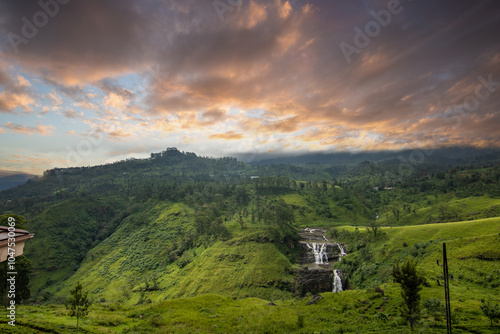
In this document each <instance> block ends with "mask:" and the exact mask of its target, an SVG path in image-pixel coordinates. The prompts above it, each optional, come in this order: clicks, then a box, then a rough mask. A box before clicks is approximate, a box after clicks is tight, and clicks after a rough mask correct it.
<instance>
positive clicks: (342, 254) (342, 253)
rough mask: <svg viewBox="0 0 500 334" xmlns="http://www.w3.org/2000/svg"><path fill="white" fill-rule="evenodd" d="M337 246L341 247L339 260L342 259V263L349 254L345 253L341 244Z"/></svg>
mask: <svg viewBox="0 0 500 334" xmlns="http://www.w3.org/2000/svg"><path fill="white" fill-rule="evenodd" d="M337 246H338V247H339V250H340V256H339V259H340V261H342V256H345V255H347V253H346V252H344V247H342V245H341V244H337Z"/></svg>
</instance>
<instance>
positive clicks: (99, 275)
mask: <svg viewBox="0 0 500 334" xmlns="http://www.w3.org/2000/svg"><path fill="white" fill-rule="evenodd" d="M495 159H496V157H493V158H488V159H485V160H481V162H478V160H477V159H476V163H474V164H471V163H470V161H468V162H467V164H465V165H451V166H448V165H446V166H442V165H436V164H429V163H420V164H411V165H408V164H402V163H401V161H400V160H388V161H377V162H373V161H363V162H360V163H346V164H312V165H311V164H305V165H292V164H288V165H287V164H275V165H251V164H246V163H242V162H239V161H238V160H237V159H235V158H230V157H226V158H216V159H214V158H207V157H200V156H197V155H196V154H194V153H185V152H181V151H178V150H177V149H168V150H166V151H164V152H161V153H157V154H152V155H151V157H150V158H148V159H129V160H126V161H120V162H116V163H113V164H107V165H102V166H94V167H80V168H65V169H53V170H49V171H47V172H46V173H44V175H43V177H41V178H39V179H37V180H32V181H29V182H28V183H27V184H25V185H22V186H18V187H16V188H12V189H9V190H7V191H3V192H0V200H1V201H0V203H1V204H0V205H1V207H0V210H1V211H2V212H4V213H16V214H19V215H22V216H24V217H25V218H27V220H28V221H29V223H27V225H26V226H25V227H26V229H28V230H29V231H30V232H33V233H35V238H33V239H32V240H30V241H29V242H28V243H27V245H26V251H25V254H26V256H27V257H28V258H29V259H30V260H31V262H32V264H33V269H34V272H33V275H32V280H31V284H30V286H31V291H32V297H31V298H32V300H35V301H49V302H50V301H60V302H62V301H64V298H65V297H66V295H67V294H68V292H69V289H70V288H71V287H72V286H73V285H74V284H75V283H76V281H79V280H81V281H82V282H83V283H84V284H86V285H87V286H88V287H89V288H91V289H92V290H91V293H92V295H93V296H94V297H95V298H99V299H102V300H115V301H117V300H121V301H123V302H126V303H143V302H145V301H146V300H148V298H150V299H151V300H156V301H158V300H162V299H164V298H171V297H181V296H193V295H197V294H200V293H207V292H217V293H220V294H223V295H227V296H232V297H234V296H236V297H242V296H256V297H263V298H271V297H273V298H274V297H276V298H278V297H279V298H282V297H283V298H285V297H287V296H288V297H289V296H291V294H292V287H291V286H292V282H293V272H294V269H293V268H294V265H295V263H296V261H297V254H296V252H297V247H295V245H296V243H297V231H298V229H299V228H300V227H307V226H317V227H322V228H325V229H328V228H333V227H335V226H345V225H351V226H368V225H369V224H370V222H372V221H373V220H374V219H375V217H379V218H378V219H377V221H378V222H379V224H381V225H385V226H404V225H422V224H430V223H444V222H449V221H463V220H469V219H482V218H488V217H498V216H500V199H499V197H500V188H499V187H498V181H499V179H500V165H499V164H497V163H495V162H494V161H495ZM346 240H347V239H346ZM248 254H252V255H253V256H252V257H251V258H247V255H248ZM235 275H236V276H235ZM235 277H238V279H235ZM353 277H355V273H353ZM384 277H385V276H384ZM384 279H386V277H385V278H384ZM108 286H109V288H106V287H108ZM121 287H124V288H123V290H121V289H122V288H121ZM354 287H356V286H354ZM358 287H362V285H361V283H360V285H359V286H358Z"/></svg>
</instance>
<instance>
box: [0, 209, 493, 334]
mask: <svg viewBox="0 0 500 334" xmlns="http://www.w3.org/2000/svg"><path fill="white" fill-rule="evenodd" d="M179 209H181V208H171V209H170V210H173V211H169V212H170V213H172V212H174V211H175V210H179ZM160 211H161V210H160ZM181 211H182V210H181ZM161 212H163V211H161ZM165 215H166V216H165ZM158 217H159V219H167V220H168V219H174V217H175V219H181V218H179V217H181V214H179V215H174V214H172V215H170V214H168V213H165V212H163V213H162V214H159V216H158ZM169 217H170V218H169ZM175 219H174V220H175ZM338 229H340V230H341V229H344V228H343V227H338ZM345 229H346V230H349V231H350V233H355V232H354V231H355V230H354V228H353V227H347V226H346V227H345ZM359 233H360V235H364V236H369V234H367V233H371V232H368V231H366V229H364V228H360V229H359ZM379 234H380V236H379V237H378V238H376V239H375V238H373V240H372V242H371V243H369V244H368V245H367V246H366V247H368V248H369V250H370V251H371V252H372V254H373V260H372V262H373V264H374V265H376V270H377V272H376V274H375V275H374V276H375V278H377V279H380V278H381V277H384V275H385V277H386V276H387V268H390V266H392V264H393V263H394V261H395V260H397V259H403V258H405V257H407V256H413V257H415V258H416V259H417V260H418V266H419V269H420V270H421V272H422V273H423V274H424V275H425V277H426V278H427V280H428V282H429V283H430V286H429V287H425V288H424V289H423V290H422V299H426V298H439V299H440V300H442V301H444V292H443V287H442V286H438V285H437V281H436V279H441V280H442V271H441V268H440V267H438V266H437V265H436V259H440V260H441V258H442V253H441V250H442V243H443V242H446V244H447V250H448V262H449V270H450V273H451V274H453V276H454V279H453V280H452V281H450V294H451V306H452V314H453V318H454V321H455V323H454V325H453V326H454V327H453V332H454V333H498V332H499V331H500V327H499V326H498V325H494V326H492V327H491V326H489V320H488V319H487V318H486V317H485V316H484V315H483V314H482V312H481V310H480V307H479V306H480V303H481V300H482V299H485V300H490V301H493V302H496V303H499V302H500V297H499V296H500V288H499V286H500V281H499V277H500V275H499V274H500V247H499V245H500V218H490V219H481V220H474V221H465V222H453V223H442V224H427V225H418V226H405V227H393V228H382V229H381V230H380V232H379ZM244 238H245V237H244V236H239V237H238V238H236V239H234V240H233V241H232V243H231V241H228V242H219V243H216V244H214V245H213V246H212V247H210V248H207V249H203V248H200V249H199V252H200V254H199V255H197V256H196V257H195V258H194V259H193V261H191V262H190V263H188V264H187V265H186V266H185V267H183V268H178V269H177V271H176V272H175V273H174V272H172V273H171V274H170V276H164V277H162V280H161V281H160V289H159V290H157V291H153V292H152V293H151V294H149V295H148V296H149V298H150V299H152V303H151V304H149V303H143V304H140V305H135V306H133V305H131V303H130V302H129V303H125V302H120V298H117V299H116V300H106V301H102V302H99V301H95V303H94V305H93V306H92V308H91V312H90V314H89V315H88V317H87V318H85V319H84V320H83V322H82V323H83V324H82V328H83V330H84V331H82V332H85V331H86V332H89V333H382V332H384V333H408V328H407V326H406V325H404V324H403V322H402V320H401V318H400V316H399V313H398V306H399V304H400V302H401V297H400V295H399V288H398V286H397V285H395V284H394V283H390V282H388V283H384V284H376V280H375V279H374V280H373V282H374V284H373V285H374V286H375V285H380V287H381V288H382V289H383V290H384V291H383V293H382V292H380V290H379V292H376V291H375V290H373V289H372V288H369V289H361V290H350V291H344V292H341V293H337V294H334V293H330V292H327V293H322V296H323V297H324V299H322V300H319V301H318V302H317V303H316V304H314V305H306V303H307V301H308V300H309V299H310V298H311V296H307V297H306V298H304V299H299V298H293V297H291V296H290V295H287V294H280V293H278V292H279V291H281V290H280V289H279V288H278V287H277V286H276V285H275V284H277V282H280V283H279V284H283V281H286V280H289V279H291V277H290V278H286V277H282V276H281V275H282V273H283V272H287V271H288V270H290V269H291V267H292V264H291V263H290V262H289V261H288V260H287V258H286V257H285V256H284V255H283V254H281V253H280V252H279V251H278V250H277V249H275V248H273V247H274V246H273V245H272V244H269V243H267V244H266V243H258V242H255V241H245V239H244ZM404 245H406V246H404ZM195 252H197V251H195ZM360 254H361V252H360V251H353V252H351V254H349V255H348V256H347V257H345V261H350V260H352V259H355V258H356V257H358V256H360ZM339 265H340V264H339ZM110 268H111V267H110ZM174 276H175V277H176V279H175V280H169V279H168V277H174ZM247 280H248V282H250V281H251V282H254V281H255V280H257V281H260V282H261V284H262V287H261V289H262V295H263V298H262V299H260V298H245V293H246V290H245V287H247V288H248V289H250V287H249V285H248V284H247V283H246V282H247ZM84 285H85V284H84ZM113 286H114V285H113ZM113 289H114V290H118V291H117V292H116V294H117V296H120V295H123V291H120V289H119V285H116V286H114V288H113ZM251 289H253V290H252V291H250V292H251V293H252V294H253V293H255V292H256V290H255V289H256V288H255V286H253V287H252V288H251ZM228 291H233V292H234V291H238V292H234V293H233V294H232V295H231V294H229V295H228ZM213 292H216V293H218V294H213ZM266 294H267V297H265V296H266ZM132 295H135V296H136V297H133V298H138V297H137V296H139V295H140V294H139V293H132ZM178 295H184V296H193V297H188V298H174V299H170V298H171V297H176V296H178ZM224 295H225V296H224ZM164 298H169V299H167V300H164V301H161V300H162V299H164ZM131 301H133V302H135V301H136V299H131ZM270 302H274V304H276V306H270V305H268V303H270ZM132 304H133V303H132ZM17 312H18V313H17V319H18V325H17V327H16V329H15V330H13V331H12V328H11V327H10V326H9V325H7V324H5V323H1V324H0V332H2V333H41V332H42V333H72V332H76V331H74V330H73V327H74V325H75V323H76V320H75V319H74V318H71V317H69V316H68V315H67V311H66V310H65V309H64V307H63V306H61V305H53V306H50V305H49V306H20V307H18V309H17ZM2 319H7V318H6V317H5V315H2ZM2 321H3V322H5V321H6V320H2ZM444 330H445V324H444V322H443V321H442V320H441V321H438V322H437V325H434V322H433V320H432V319H431V317H430V316H428V315H426V314H425V313H424V317H423V320H422V321H421V323H420V324H419V325H418V327H417V328H416V332H417V333H442V332H443V331H444Z"/></svg>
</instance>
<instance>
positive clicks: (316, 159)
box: [231, 147, 500, 165]
mask: <svg viewBox="0 0 500 334" xmlns="http://www.w3.org/2000/svg"><path fill="white" fill-rule="evenodd" d="M231 156H234V157H236V158H237V159H238V160H240V161H243V162H246V163H249V164H252V165H269V164H299V165H300V164H333V165H339V164H342V165H343V164H346V165H347V164H358V163H360V162H363V161H371V162H379V161H390V160H397V161H398V162H403V163H404V162H406V161H409V162H410V163H411V164H415V163H416V164H418V163H428V164H435V165H462V164H468V163H474V162H480V163H484V162H496V161H498V160H499V159H500V149H494V148H487V149H478V148H474V147H453V148H440V149H434V150H432V149H414V150H403V151H371V152H314V153H302V154H289V153H288V154H287V153H256V154H252V153H233V154H231Z"/></svg>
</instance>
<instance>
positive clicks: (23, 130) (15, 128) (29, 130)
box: [4, 122, 55, 136]
mask: <svg viewBox="0 0 500 334" xmlns="http://www.w3.org/2000/svg"><path fill="white" fill-rule="evenodd" d="M4 127H5V128H7V129H9V130H10V131H11V132H14V133H18V134H22V135H28V136H31V135H33V134H35V135H41V136H50V135H52V133H53V132H54V130H55V127H54V126H53V125H49V126H45V125H39V126H37V127H30V126H24V125H20V124H14V123H11V122H7V123H5V125H4Z"/></svg>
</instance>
